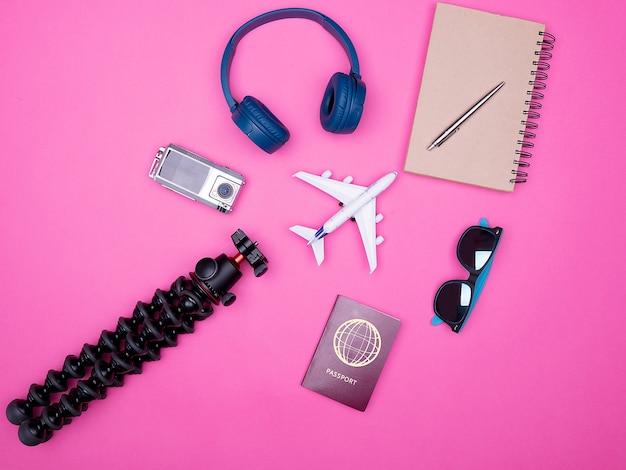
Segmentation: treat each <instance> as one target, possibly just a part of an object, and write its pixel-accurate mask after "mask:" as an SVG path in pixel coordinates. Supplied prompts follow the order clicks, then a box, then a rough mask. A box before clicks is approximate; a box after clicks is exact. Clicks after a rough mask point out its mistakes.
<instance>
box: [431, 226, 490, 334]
mask: <svg viewBox="0 0 626 470" xmlns="http://www.w3.org/2000/svg"><path fill="white" fill-rule="evenodd" d="M478 225H479V226H480V227H489V222H488V221H487V219H486V218H484V217H483V218H482V219H480V222H479V223H478ZM497 250H498V247H497V246H496V250H495V251H494V252H493V253H492V255H491V259H490V260H489V262H488V263H487V266H485V269H483V272H482V273H480V276H478V279H476V284H475V289H474V297H473V298H472V303H471V305H470V308H469V310H468V312H467V316H466V317H465V322H464V323H466V322H467V320H468V319H469V316H470V314H471V313H472V310H474V306H475V305H476V302H478V298H479V297H480V294H481V293H482V291H483V288H484V287H485V283H486V282H487V277H488V276H489V271H491V266H492V264H493V258H494V257H495V254H496V251H497ZM430 323H431V325H439V324H441V323H443V320H442V319H441V318H439V317H438V316H437V315H435V316H434V317H433V318H432V319H431V320H430ZM459 331H460V330H459Z"/></svg>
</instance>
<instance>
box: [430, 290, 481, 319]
mask: <svg viewBox="0 0 626 470" xmlns="http://www.w3.org/2000/svg"><path fill="white" fill-rule="evenodd" d="M471 299H472V288H471V287H470V285H469V284H467V283H465V282H460V281H452V282H447V283H446V284H444V285H443V286H441V288H440V289H439V293H438V295H437V302H436V304H435V309H436V312H437V315H439V317H440V318H441V319H442V320H448V321H449V322H460V321H461V320H462V319H463V317H464V316H465V315H466V314H467V311H468V309H469V306H470V302H471Z"/></svg>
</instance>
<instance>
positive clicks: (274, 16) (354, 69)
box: [220, 8, 361, 112]
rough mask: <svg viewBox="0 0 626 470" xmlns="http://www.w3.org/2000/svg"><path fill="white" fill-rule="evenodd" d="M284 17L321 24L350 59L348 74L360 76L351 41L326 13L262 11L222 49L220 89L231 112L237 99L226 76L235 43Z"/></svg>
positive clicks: (287, 10) (228, 73) (287, 9)
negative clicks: (251, 32) (260, 27)
mask: <svg viewBox="0 0 626 470" xmlns="http://www.w3.org/2000/svg"><path fill="white" fill-rule="evenodd" d="M285 18H303V19H306V20H311V21H314V22H316V23H317V24H319V25H320V26H322V28H324V29H325V30H326V31H328V32H329V33H330V34H331V35H332V36H333V37H334V38H335V39H336V40H337V41H339V43H340V44H341V46H342V47H343V49H344V51H345V52H346V54H347V55H348V58H349V60H350V75H354V76H356V77H357V78H359V79H360V78H361V76H360V74H359V59H358V57H357V54H356V49H355V48H354V45H353V44H352V41H351V40H350V38H349V37H348V35H347V34H346V33H345V31H344V30H343V29H342V28H341V26H339V25H338V24H337V23H335V22H334V21H333V20H331V19H330V18H329V17H327V16H326V15H323V14H321V13H319V12H317V11H315V10H310V9H308V8H283V9H281V10H273V11H270V12H267V13H263V14H262V15H259V16H257V17H256V18H252V19H251V20H250V21H248V22H247V23H245V24H244V25H242V26H241V27H239V29H237V31H235V33H234V34H233V36H232V37H231V38H230V41H228V45H227V46H226V50H225V51H224V55H223V57H222V65H221V69H220V77H221V81H222V91H223V92H224V96H225V97H226V102H227V103H228V106H229V107H230V110H231V112H232V111H233V110H234V108H235V107H236V106H237V101H236V100H235V98H234V97H233V95H232V93H231V91H230V85H229V84H228V77H229V75H230V67H231V65H232V62H233V58H234V56H235V49H236V48H237V44H239V41H241V39H242V38H243V37H244V36H245V35H246V34H248V33H249V32H250V31H252V30H253V29H255V28H258V27H259V26H262V25H264V24H266V23H270V22H272V21H276V20H282V19H285Z"/></svg>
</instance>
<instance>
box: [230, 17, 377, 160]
mask: <svg viewBox="0 0 626 470" xmlns="http://www.w3.org/2000/svg"><path fill="white" fill-rule="evenodd" d="M284 18H304V19H307V20H311V21H315V22H316V23H318V24H320V25H321V26H322V27H323V28H324V29H325V30H327V31H328V32H329V33H330V34H331V35H332V36H333V37H334V38H335V39H337V40H338V41H339V42H340V43H341V45H342V46H343V49H344V50H345V51H346V53H347V54H348V57H349V59H350V74H349V75H346V74H345V73H341V72H337V73H335V74H334V75H333V76H332V77H331V79H330V81H329V82H328V86H327V87H326V91H325V92H324V97H323V99H322V105H321V106H320V121H321V123H322V127H323V128H324V129H325V130H327V131H329V132H334V133H336V134H350V133H352V132H354V130H355V129H356V127H357V125H358V124H359V121H360V119H361V114H362V113H363V102H364V101H365V83H363V81H362V80H361V76H360V75H359V59H358V57H357V55H356V50H355V49H354V46H353V45H352V41H350V38H349V37H348V35H347V34H346V33H345V32H344V30H343V29H341V27H340V26H339V25H338V24H337V23H335V22H334V21H333V20H331V19H330V18H328V17H327V16H325V15H322V14H321V13H318V12H316V11H314V10H309V9H306V8H284V9H281V10H274V11H270V12H268V13H264V14H262V15H260V16H257V17H256V18H253V19H251V20H250V21H248V22H247V23H245V24H244V25H243V26H241V27H240V28H239V29H238V30H237V31H235V34H233V36H232V37H231V38H230V41H228V45H227V46H226V50H225V51H224V56H223V57H222V66H221V70H220V75H221V80H222V90H223V91H224V97H225V98H226V102H227V103H228V106H229V107H230V112H231V113H232V118H233V121H235V124H237V126H238V127H239V128H240V129H241V130H242V131H243V132H244V133H245V134H246V135H247V136H248V137H250V139H251V140H252V142H254V143H255V144H257V145H258V146H259V147H261V148H262V149H263V150H264V151H266V152H267V153H273V152H275V151H276V150H278V149H279V148H280V147H282V146H283V144H284V143H285V142H287V140H289V131H288V130H287V128H286V127H285V126H284V125H283V123H281V122H280V121H279V120H278V118H277V117H276V116H274V114H272V112H271V111H270V110H269V109H267V107H266V106H265V105H264V104H263V103H261V102H260V101H259V100H258V99H256V98H254V97H252V96H246V97H245V98H244V99H243V100H242V101H241V103H238V102H237V101H236V100H235V98H234V97H233V95H232V93H231V91H230V86H229V84H228V77H229V75H230V67H231V64H232V62H233V57H234V55H235V49H236V47H237V44H238V43H239V41H241V38H243V37H244V36H245V35H246V34H248V33H249V32H250V31H252V30H253V29H255V28H258V27H259V26H262V25H264V24H266V23H269V22H271V21H276V20H282V19H284Z"/></svg>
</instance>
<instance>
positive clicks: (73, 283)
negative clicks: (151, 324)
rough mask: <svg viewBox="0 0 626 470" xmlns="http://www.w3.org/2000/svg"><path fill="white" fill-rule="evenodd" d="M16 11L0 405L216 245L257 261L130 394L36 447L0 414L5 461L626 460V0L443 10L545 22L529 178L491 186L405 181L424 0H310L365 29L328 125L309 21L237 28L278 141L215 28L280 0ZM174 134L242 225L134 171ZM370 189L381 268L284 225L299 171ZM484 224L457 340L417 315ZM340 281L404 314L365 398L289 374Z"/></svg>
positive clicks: (338, 236)
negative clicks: (344, 113) (226, 62)
mask: <svg viewBox="0 0 626 470" xmlns="http://www.w3.org/2000/svg"><path fill="white" fill-rule="evenodd" d="M262 3H263V4H262V5H261V4H260V3H259V2H257V1H252V0H231V1H229V2H219V3H218V2H210V1H206V0H204V1H185V2H181V1H177V2H174V1H172V2H168V1H163V0H162V1H153V0H150V1H148V0H142V1H133V2H127V1H120V0H111V1H107V2H95V1H83V0H80V1H65V2H60V3H59V2H44V1H39V2H37V1H21V0H20V1H18V0H8V1H7V0H5V1H4V2H3V6H2V14H1V15H0V65H1V68H2V73H1V74H0V110H1V111H2V112H1V113H0V132H1V134H0V135H1V137H2V138H1V142H2V157H1V162H2V175H3V178H2V184H1V185H0V197H1V199H0V200H1V201H2V209H1V211H0V224H1V225H0V227H1V230H0V246H1V247H2V248H1V250H2V252H1V259H2V263H1V271H0V272H1V276H2V277H1V281H2V298H1V303H2V307H1V308H2V314H1V316H0V358H1V359H0V364H1V365H0V367H1V369H0V377H1V379H0V380H1V381H2V387H1V390H0V403H1V404H2V407H3V408H4V407H5V406H6V404H8V403H9V402H10V401H11V400H12V399H13V398H17V397H20V398H24V397H25V396H26V393H27V391H28V387H29V385H30V384H31V383H33V382H35V383H41V382H42V381H43V379H44V378H45V374H46V372H47V371H48V369H50V368H55V369H57V368H60V367H61V365H62V361H63V359H64V358H65V356H66V355H67V354H77V353H78V352H79V351H80V348H81V347H82V344H83V343H85V342H94V341H96V340H97V338H98V336H99V334H100V331H101V330H102V329H112V328H114V327H115V324H116V321H117V319H118V317H120V316H128V315H130V314H131V312H132V309H133V306H134V304H135V303H136V302H137V301H138V300H144V301H147V300H149V299H150V298H151V296H152V294H153V292H154V290H155V289H156V288H168V287H169V285H170V283H171V282H172V281H173V280H174V279H175V278H176V277H177V276H179V275H181V274H186V273H188V272H189V271H190V270H192V269H193V267H194V265H195V262H196V261H197V260H198V259H200V258H202V257H204V256H216V255H218V254H219V253H222V252H226V253H227V254H232V252H233V249H232V245H231V242H230V234H231V233H232V232H233V231H235V230H236V229H237V228H239V227H241V228H242V229H243V230H244V231H246V232H247V233H248V235H250V236H251V237H252V238H253V239H255V240H258V241H259V247H260V248H261V250H262V251H263V252H264V253H265V254H266V255H267V257H268V258H269V260H270V269H269V271H268V273H267V274H266V275H265V276H264V277H262V278H259V279H255V278H254V277H253V276H252V273H251V270H250V269H249V268H248V267H246V268H245V269H244V277H243V278H242V280H241V281H240V282H239V284H238V285H237V286H236V288H235V292H236V294H238V300H237V302H235V304H233V305H232V306H230V307H228V308H225V307H218V308H217V309H216V313H215V315H214V316H213V317H212V318H210V319H209V320H207V321H206V322H204V323H201V324H198V325H197V329H196V333H195V334H193V335H190V336H184V337H182V336H181V337H180V338H179V346H178V347H177V348H173V349H166V350H164V351H163V354H162V360H161V361H160V363H149V364H147V365H146V366H145V368H144V373H143V375H139V376H138V375H135V376H129V377H128V378H127V381H126V385H125V386H124V387H123V388H121V389H111V390H110V392H109V396H108V398H107V399H106V400H104V401H98V402H94V403H93V404H92V405H91V406H90V409H89V411H87V412H86V413H85V414H84V415H83V416H81V417H80V418H77V419H76V420H75V421H74V422H73V423H72V424H71V425H69V426H67V427H65V428H64V429H63V430H61V431H59V432H57V433H55V435H54V437H53V439H52V440H51V441H49V442H48V443H46V444H43V445H41V446H38V447H35V448H28V447H26V446H23V445H22V444H21V443H20V442H19V440H18V438H17V428H16V427H15V426H13V425H12V424H10V423H8V421H6V420H5V419H0V467H1V468H7V469H19V468H57V467H58V468H66V469H72V468H90V469H99V468H114V467H120V466H124V467H129V468H130V467H133V468H157V469H161V468H163V469H170V468H470V469H473V468H477V469H478V468H480V469H485V468H498V469H499V468H550V469H551V468H581V469H582V468H620V467H621V468H624V465H625V464H624V462H625V461H626V450H625V449H626V446H625V445H624V444H625V437H626V430H625V427H624V423H625V422H626V401H625V399H624V398H625V396H626V377H625V372H626V366H625V365H624V364H625V362H624V355H625V354H624V353H625V349H626V342H625V341H624V340H625V334H624V326H623V325H622V319H623V318H622V317H623V296H624V288H623V279H622V277H623V275H624V260H625V258H626V249H625V248H624V239H625V236H626V222H625V221H624V219H625V218H624V216H625V215H626V214H625V212H626V211H625V202H624V199H625V195H626V192H625V190H624V187H625V185H626V183H625V181H626V160H625V159H624V143H623V135H624V130H623V128H624V121H623V116H624V109H625V105H626V93H625V92H624V89H625V88H624V83H625V81H626V73H625V71H626V69H625V66H624V60H623V59H624V49H623V47H624V44H625V42H626V37H625V34H624V30H625V28H624V26H625V23H624V17H625V16H626V6H624V5H625V4H624V2H622V1H620V0H610V1H609V0H603V1H590V0H583V1H578V2H573V3H571V2H565V1H562V2H546V1H545V0H524V1H523V2H522V1H496V0H491V1H490V0H474V1H466V0H462V1H459V2H458V4H461V5H464V6H470V7H474V8H478V9H484V10H487V11H491V12H494V13H501V14H506V15H511V16H517V17H520V18H527V19H531V20H536V21H540V22H545V23H546V24H547V25H548V30H549V31H550V32H552V33H553V34H555V35H556V37H557V44H556V48H555V58H554V59H553V61H552V69H551V71H550V79H549V81H548V90H547V97H546V99H545V100H544V110H543V115H542V119H541V121H540V129H539V135H538V138H537V139H536V141H535V142H536V148H535V151H534V157H533V162H532V163H533V165H532V167H531V168H530V179H529V182H528V183H527V184H526V185H523V186H520V187H519V188H518V189H517V190H516V191H515V193H513V194H505V193H498V192H494V191H489V190H484V189H479V188H474V187H470V186H465V185H460V184H454V183H448V182H443V181H438V180H434V179H428V178H424V177H420V176H416V175H409V174H405V173H403V172H402V167H403V162H404V156H405V152H406V149H407V145H408V139H409V132H410V128H411V121H412V118H413V113H414V110H415V104H416V100H417V95H418V89H419V84H420V79H421V74H422V68H423V64H424V58H425V54H426V47H427V43H428V37H429V34H430V27H431V24H432V17H433V13H434V8H435V2H434V1H414V0H395V1H392V2H388V3H387V4H386V5H387V6H385V7H383V6H382V5H383V4H382V3H381V2H373V1H369V0H366V1H364V0H346V1H341V2H338V1H330V0H318V1H315V2H312V1H306V2H304V3H300V4H298V5H296V6H303V7H311V8H315V9H317V10H319V11H322V12H323V13H325V14H327V15H328V16H330V17H331V18H333V19H334V20H335V21H337V22H338V23H339V24H340V25H342V27H343V28H344V29H345V30H346V31H347V32H348V34H349V35H350V37H351V39H352V40H353V42H354V44H355V46H356V48H357V50H358V53H359V59H360V61H361V70H362V74H363V79H364V81H365V82H366V84H367V86H368V89H367V90H368V95H367V100H366V110H365V113H364V116H363V119H362V121H361V124H360V126H359V128H358V130H357V132H356V133H354V134H352V135H350V136H337V135H331V134H328V133H326V132H324V131H323V130H322V129H321V127H320V125H319V119H318V108H319V103H320V101H321V97H322V94H323V91H324V88H325V86H326V83H327V81H328V79H329V77H330V76H331V75H332V73H334V72H335V71H347V60H346V57H345V54H344V53H343V51H342V50H341V48H340V47H339V46H338V45H337V43H336V42H335V41H334V40H333V39H332V37H331V36H330V35H328V34H326V33H325V32H324V31H323V30H322V29H321V28H319V27H318V26H317V25H315V24H314V23H312V22H307V21H304V20H291V21H282V22H278V23H274V24H271V25H266V26H265V27H263V28H261V29H258V30H256V31H254V32H253V33H251V35H250V36H248V37H247V38H246V39H244V41H242V43H241V45H240V47H239V49H238V52H237V55H236V58H235V62H234V64H233V73H232V87H233V92H234V94H235V96H236V97H238V98H241V97H242V96H243V95H244V94H251V95H253V96H256V97H257V98H260V99H261V100H262V101H263V102H264V103H265V104H266V105H267V106H268V107H269V108H270V109H271V110H272V111H273V112H274V113H275V114H276V115H277V116H278V117H279V118H280V119H281V120H282V121H283V122H284V123H285V124H286V125H287V127H288V128H289V129H290V131H291V134H292V137H291V140H290V141H289V143H288V144H287V145H286V146H285V147H284V148H283V149H281V150H280V151H279V152H277V153H275V154H273V155H266V154H264V153H263V152H262V151H260V150H259V149H257V148H256V147H255V146H254V145H253V144H252V143H251V142H250V141H249V140H248V139H246V138H245V137H244V136H243V134H241V132H240V131H239V130H238V129H237V128H236V127H235V125H234V124H233V123H232V122H231V119H230V116H229V112H228V109H227V106H226V103H225V101H224V98H223V95H222V92H221V88H220V82H219V65H220V61H221V57H222V52H223V49H224V47H225V45H226V42H227V40H228V39H229V38H230V36H231V35H232V33H233V32H234V31H235V29H236V28H237V27H238V26H240V25H241V24H242V23H244V22H245V21H247V20H248V19H250V18H252V17H253V16H256V15H257V14H260V13H262V12H265V11H267V10H271V9H274V8H282V7H287V6H294V5H293V4H291V3H289V2H285V1H282V0H276V1H265V2H262ZM170 142H174V143H177V144H179V145H182V146H184V147H187V148H189V149H191V150H193V151H196V152H198V153H200V154H203V155H205V156H207V157H209V158H212V159H213V160H215V161H216V162H218V163H222V164H228V165H229V166H231V167H232V168H234V169H236V170H239V171H241V172H242V173H244V174H245V175H246V178H247V183H246V185H245V187H244V188H243V190H242V194H241V197H240V199H239V201H238V203H237V205H236V207H235V211H234V212H233V213H232V214H230V215H223V214H219V213H217V212H216V211H213V210H211V209H209V208H207V207H205V206H203V205H201V204H198V203H193V202H191V201H189V200H187V199H184V198H182V197H180V196H178V195H176V194H174V193H171V192H169V191H167V190H165V189H163V188H161V187H159V186H158V185H157V184H155V183H154V182H153V181H151V180H150V179H149V178H148V177H147V172H148V168H149V166H150V163H151V162H152V159H153V156H154V154H155V152H156V150H157V149H158V147H159V146H162V145H167V144H169V143H170ZM325 169H331V170H333V172H334V175H335V176H336V177H338V178H343V177H344V176H346V175H348V174H352V175H353V176H354V182H355V183H358V184H369V183H371V182H372V181H373V180H374V179H375V178H377V177H379V176H381V175H382V174H383V173H386V172H389V171H394V170H395V171H399V172H400V173H399V176H398V178H397V180H396V182H395V183H394V184H393V185H392V186H391V187H390V188H389V190H388V191H387V192H386V193H384V194H383V195H382V197H380V199H379V204H378V208H379V211H381V212H382V213H383V214H384V215H385V216H386V217H385V219H384V221H382V222H381V224H380V225H379V226H378V231H379V233H380V234H381V235H383V236H384V237H385V238H386V242H385V243H384V244H383V245H381V246H380V247H379V267H378V270H377V271H375V273H374V274H372V275H369V274H368V270H367V264H366V260H365V256H364V253H363V248H362V246H361V242H360V240H359V236H358V234H357V232H358V231H357V230H356V227H350V226H346V227H342V228H341V229H339V230H338V231H337V232H336V233H334V234H333V235H331V236H330V237H329V238H328V239H327V244H326V245H327V253H326V255H327V259H326V261H325V263H324V264H323V265H322V266H321V267H317V266H316V264H315V262H314V259H313V255H312V253H310V250H309V249H307V248H306V247H305V243H304V241H303V240H302V239H300V238H299V237H297V236H296V235H294V234H293V233H291V232H290V231H289V230H288V227H289V226H291V225H293V224H304V225H318V224H321V223H322V222H323V221H324V220H325V218H326V217H328V216H329V214H330V213H331V212H332V211H334V210H335V209H336V207H337V206H336V205H335V203H334V201H333V200H332V199H331V198H330V197H328V196H326V195H324V194H323V193H321V192H319V191H317V190H315V189H314V188H312V187H310V186H308V185H306V184H305V183H303V182H301V181H298V180H296V179H292V178H291V175H292V174H293V173H295V172H296V171H298V170H305V171H309V172H313V173H321V172H322V171H323V170H325ZM481 216H485V217H487V218H489V220H490V222H491V224H492V225H499V226H501V227H503V228H504V236H503V239H502V242H501V246H500V249H499V251H498V254H497V257H496V259H495V263H494V265H493V269H492V271H491V275H490V278H489V282H488V283H487V285H486V288H485V291H484V293H483V296H482V297H481V299H480V302H479V303H478V306H477V307H476V309H475V310H474V312H473V314H472V317H471V319H470V321H469V322H468V324H467V326H466V328H465V329H464V330H463V332H462V333H461V334H460V335H455V334H454V333H452V332H451V331H450V329H449V328H447V327H444V326H439V327H432V326H431V325H430V319H431V316H432V299H433V296H434V294H435V291H436V289H437V287H438V286H439V285H440V284H441V283H442V282H443V281H445V280H447V279H452V278H456V277H460V276H463V275H464V271H463V270H462V268H461V267H460V266H459V265H458V263H457V261H456V258H455V253H454V250H455V246H456V242H457V239H458V236H459V235H460V234H461V233H462V231H463V230H464V229H465V228H466V227H467V226H469V225H472V224H474V223H476V222H478V220H479V218H480V217H481ZM338 294H342V295H345V296H348V297H350V298H353V299H355V300H358V301H360V302H362V303H364V304H366V305H369V306H371V307H374V308H376V309H379V310H382V311H384V312H387V313H389V314H391V315H393V316H396V317H398V318H399V319H400V320H401V321H402V326H401V328H400V332H399V334H398V337H397V340H396V343H395V344H394V347H393V349H392V351H391V354H390V356H389V359H388V361H387V364H386V366H385V368H384V370H383V372H382V375H381V378H380V381H379V382H378V385H377V387H376V389H375V391H374V395H373V397H372V400H371V401H370V404H369V407H368V409H367V410H366V411H365V412H364V413H360V412H358V411H355V410H353V409H351V408H348V407H346V406H343V405H341V404H338V403H335V402H333V401H331V400H329V399H327V398H325V397H322V396H320V395H317V394H315V393H313V392H311V391H309V390H306V389H304V388H302V387H301V386H300V382H301V380H302V377H303V375H304V373H305V370H306V368H307V365H308V362H309V360H310V358H311V355H312V354H313V351H314V349H315V346H316V344H317V341H318V339H319V336H320V334H321V332H322V329H323V327H324V323H325V322H326V319H327V317H328V314H329V312H330V309H331V307H332V305H333V303H334V301H335V298H336V296H337V295H338Z"/></svg>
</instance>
